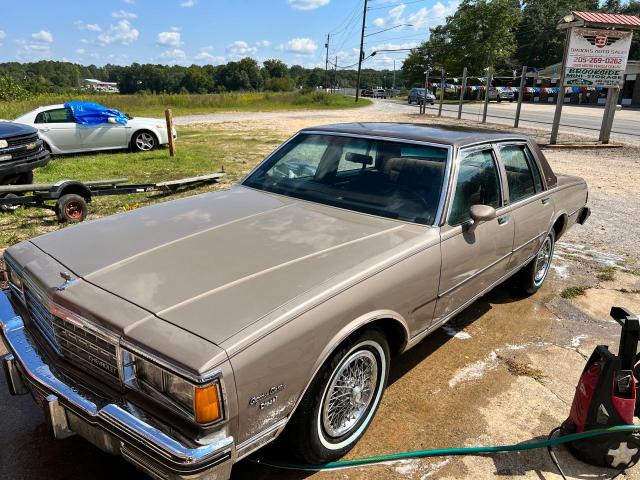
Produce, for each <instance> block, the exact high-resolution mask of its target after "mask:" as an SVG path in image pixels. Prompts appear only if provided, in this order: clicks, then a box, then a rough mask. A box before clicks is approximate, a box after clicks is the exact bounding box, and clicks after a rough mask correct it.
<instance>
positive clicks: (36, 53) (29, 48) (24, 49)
mask: <svg viewBox="0 0 640 480" xmlns="http://www.w3.org/2000/svg"><path fill="white" fill-rule="evenodd" d="M16 44H17V45H18V46H19V49H18V57H20V58H23V57H25V56H26V58H30V59H33V58H34V57H36V58H47V57H50V56H51V45H50V44H48V43H33V42H27V41H26V40H25V39H23V38H18V39H17V40H16Z"/></svg>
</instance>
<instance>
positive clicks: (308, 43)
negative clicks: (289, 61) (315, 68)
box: [280, 38, 318, 55]
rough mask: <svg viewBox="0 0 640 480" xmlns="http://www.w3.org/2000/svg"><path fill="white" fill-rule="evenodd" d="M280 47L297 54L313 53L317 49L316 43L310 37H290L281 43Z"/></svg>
mask: <svg viewBox="0 0 640 480" xmlns="http://www.w3.org/2000/svg"><path fill="white" fill-rule="evenodd" d="M280 49H281V50H284V51H286V52H289V53H296V54H298V55H313V54H314V53H315V51H316V50H317V49H318V44H317V43H316V42H314V41H313V40H311V39H310V38H292V39H291V40H289V41H288V42H287V43H285V44H284V45H281V46H280Z"/></svg>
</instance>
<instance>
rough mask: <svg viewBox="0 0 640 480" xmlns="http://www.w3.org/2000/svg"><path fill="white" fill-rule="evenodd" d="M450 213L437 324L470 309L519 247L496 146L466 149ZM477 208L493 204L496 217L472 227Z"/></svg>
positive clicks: (443, 247)
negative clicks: (515, 246)
mask: <svg viewBox="0 0 640 480" xmlns="http://www.w3.org/2000/svg"><path fill="white" fill-rule="evenodd" d="M454 170H455V177H454V178H455V179H454V182H453V184H452V185H453V186H452V192H451V195H450V200H449V206H448V208H447V210H448V213H447V215H446V217H445V219H446V220H445V223H444V225H443V226H442V227H441V251H442V270H441V276H440V287H439V289H438V301H437V304H436V312H435V316H434V321H435V322H438V321H440V320H443V319H444V318H445V317H448V316H450V315H451V314H453V313H455V312H456V311H458V310H460V309H461V308H462V307H464V306H465V305H466V304H467V303H468V302H470V301H472V300H473V299H475V298H476V297H477V296H478V295H480V294H481V293H483V292H484V291H486V290H487V289H488V288H490V287H491V286H492V285H494V284H495V283H496V282H497V281H498V280H500V278H502V277H503V276H504V275H505V274H506V271H507V265H508V263H509V259H510V257H511V251H512V248H513V235H514V226H513V222H512V221H511V217H510V215H509V214H508V213H505V201H504V198H505V196H504V192H503V181H502V175H503V173H502V171H501V168H500V166H499V163H498V159H497V152H496V151H495V149H494V148H493V147H492V146H491V145H483V146H480V147H474V148H469V149H464V150H461V151H460V152H459V154H458V157H457V164H456V165H455V168H454ZM472 205H489V206H491V207H494V208H495V209H496V218H494V219H493V220H490V221H487V222H482V223H479V224H477V225H471V223H472V221H471V217H470V208H471V206H472Z"/></svg>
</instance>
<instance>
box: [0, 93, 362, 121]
mask: <svg viewBox="0 0 640 480" xmlns="http://www.w3.org/2000/svg"><path fill="white" fill-rule="evenodd" d="M70 100H88V101H93V102H98V103H101V104H103V105H106V106H108V107H111V108H115V109H118V110H121V111H123V112H126V113H128V114H130V115H133V116H155V117H161V116H164V110H165V109H166V108H171V109H172V110H173V114H174V115H187V114H197V113H215V112H223V111H256V112H257V111H277V110H313V109H343V108H355V107H361V106H365V105H370V104H371V100H366V99H362V101H360V102H358V103H355V102H354V99H353V98H351V97H345V96H342V95H331V94H327V93H322V92H310V93H300V92H285V93H274V92H259V93H215V94H213V93H212V94H202V95H197V94H158V95H113V94H111V95H108V94H102V95H97V94H87V93H78V94H45V95H36V96H33V97H32V98H29V99H27V100H18V101H13V102H0V118H4V119H8V120H11V119H14V118H16V117H18V116H19V115H21V114H23V113H26V112H28V111H30V110H33V109H34V108H37V107H39V106H43V105H53V104H58V103H65V102H67V101H70Z"/></svg>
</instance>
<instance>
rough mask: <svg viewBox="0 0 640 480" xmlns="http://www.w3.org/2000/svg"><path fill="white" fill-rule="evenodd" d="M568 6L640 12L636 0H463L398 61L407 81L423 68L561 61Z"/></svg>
mask: <svg viewBox="0 0 640 480" xmlns="http://www.w3.org/2000/svg"><path fill="white" fill-rule="evenodd" d="M571 11H590V12H604V13H620V14H626V15H639V16H640V0H629V1H628V2H623V1H622V0H605V1H604V2H603V3H602V4H600V2H599V1H598V0H522V1H520V0H463V1H462V2H461V3H460V5H459V7H458V9H457V10H456V12H455V13H454V14H453V15H451V16H449V17H447V19H446V21H445V23H444V24H442V25H439V26H437V27H434V28H432V29H431V35H430V36H429V40H427V41H426V42H423V43H422V44H420V45H419V46H418V47H417V48H416V49H415V50H413V51H412V52H411V53H410V54H409V55H408V57H407V58H406V60H405V62H404V63H403V66H402V71H403V74H404V78H405V79H406V80H407V83H408V84H409V85H419V84H421V83H422V82H424V72H425V70H427V69H428V70H430V71H431V72H432V75H434V76H439V74H440V70H445V72H446V73H447V74H448V76H450V77H451V76H462V71H463V68H464V67H467V70H468V72H469V74H470V75H472V76H482V75H483V74H484V71H485V68H486V67H493V69H494V71H496V72H499V73H500V72H501V73H502V74H503V75H505V74H506V75H509V74H512V72H513V71H514V70H515V71H519V69H520V67H521V66H522V65H526V66H527V67H528V68H529V70H532V69H536V68H537V69H542V68H545V67H547V66H550V65H553V64H555V63H558V62H560V61H562V55H563V46H564V38H565V32H564V31H559V30H558V29H557V28H556V25H557V24H558V21H559V20H560V19H561V18H562V17H563V16H564V15H566V14H568V13H569V12H571ZM629 58H630V59H631V60H640V33H638V32H637V33H636V34H635V35H634V39H633V43H632V46H631V52H630V54H629Z"/></svg>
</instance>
